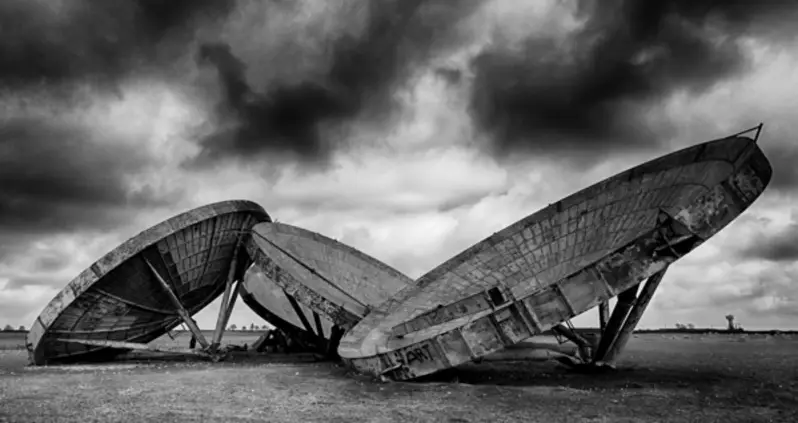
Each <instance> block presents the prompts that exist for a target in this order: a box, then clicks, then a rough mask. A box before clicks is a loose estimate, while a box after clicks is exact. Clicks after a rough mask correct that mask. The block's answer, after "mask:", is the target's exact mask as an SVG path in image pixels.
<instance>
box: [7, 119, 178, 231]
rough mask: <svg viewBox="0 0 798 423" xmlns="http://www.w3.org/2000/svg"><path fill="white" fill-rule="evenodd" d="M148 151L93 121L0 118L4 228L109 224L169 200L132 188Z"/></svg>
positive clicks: (71, 228)
mask: <svg viewBox="0 0 798 423" xmlns="http://www.w3.org/2000/svg"><path fill="white" fill-rule="evenodd" d="M148 160H149V158H148V157H147V156H146V155H145V154H144V153H141V152H139V151H137V150H136V149H134V148H132V147H129V146H126V145H124V144H121V143H114V141H113V140H103V141H102V142H98V141H96V140H95V139H94V136H93V135H91V131H90V130H89V129H88V128H85V127H82V126H78V125H71V124H65V123H59V122H57V121H56V120H55V119H53V120H51V121H46V120H32V119H19V120H11V121H5V122H0V234H2V235H3V237H4V242H9V240H10V237H12V236H18V237H28V236H34V235H35V234H53V233H67V232H71V231H74V230H78V229H95V230H103V229H110V228H113V227H114V226H116V225H118V224H120V223H124V222H125V221H126V219H128V218H129V217H130V216H131V215H132V214H133V213H135V212H136V211H137V210H140V209H141V208H145V207H152V206H157V205H163V204H165V203H167V202H169V201H171V200H170V199H167V198H160V197H159V196H158V195H155V193H153V192H151V191H147V190H143V191H141V190H140V191H134V190H131V188H130V178H131V177H133V176H134V175H136V174H137V173H139V172H142V171H144V170H145V169H146V166H147V162H148Z"/></svg>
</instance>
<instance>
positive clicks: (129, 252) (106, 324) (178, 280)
mask: <svg viewBox="0 0 798 423" xmlns="http://www.w3.org/2000/svg"><path fill="white" fill-rule="evenodd" d="M270 220H271V219H270V218H269V215H268V214H267V213H266V212H265V211H264V210H263V208H262V207H260V206H259V205H257V204H255V203H252V202H249V201H225V202H220V203H215V204H210V205H207V206H203V207H199V208H197V209H194V210H190V211H188V212H185V213H183V214H180V215H178V216H175V217H173V218H171V219H169V220H166V221H164V222H162V223H160V224H158V225H156V226H153V227H152V228H150V229H147V230H145V231H143V232H141V233H140V234H138V235H136V236H135V237H133V238H131V239H129V240H127V241H126V242H125V243H123V244H122V245H120V246H118V247H117V248H115V249H114V250H113V251H111V252H109V253H108V254H106V255H105V256H103V257H102V258H100V259H99V260H97V261H96V262H95V263H94V264H92V265H91V266H90V267H89V268H88V269H86V270H84V271H83V272H82V273H81V274H80V275H78V277H76V278H75V279H74V280H73V281H71V282H70V283H69V284H68V285H67V286H66V288H64V289H63V290H62V291H61V292H60V293H59V294H58V295H56V296H55V298H53V300H52V301H50V303H49V304H48V305H47V306H46V307H45V308H44V311H42V313H41V315H39V317H38V318H37V319H36V321H35V322H34V323H33V325H32V326H31V330H30V332H29V333H28V336H27V347H28V352H29V355H30V361H31V363H32V364H45V363H53V362H67V361H77V360H80V361H83V360H97V359H101V360H103V359H109V358H111V357H112V356H114V355H116V354H118V353H119V352H122V351H127V350H128V348H126V347H131V348H135V345H140V344H142V343H147V342H150V341H152V340H154V339H156V338H158V337H160V336H162V335H164V334H165V333H167V332H168V331H170V330H171V329H173V328H175V327H177V326H178V325H180V324H181V323H187V325H189V327H190V328H191V329H192V332H193V331H194V329H195V328H196V325H194V324H193V321H192V320H191V319H190V318H189V316H191V315H193V314H195V313H196V312H198V311H199V310H201V309H202V308H203V307H205V306H207V305H208V304H209V303H211V302H212V301H213V300H214V299H216V298H217V297H218V296H219V295H220V294H222V292H223V291H225V290H226V285H229V278H228V274H238V275H239V276H240V275H243V273H244V270H245V269H246V268H247V267H248V266H249V265H250V264H251V261H250V259H249V257H248V256H247V255H246V254H242V253H243V252H244V251H245V249H244V248H243V239H244V238H245V237H246V234H247V233H248V232H249V230H250V228H251V227H252V226H254V225H255V224H257V223H259V222H268V221H270ZM234 265H235V267H236V269H231V267H233V266H234ZM231 270H233V271H232V272H231ZM203 342H204V338H203ZM217 342H218V340H217Z"/></svg>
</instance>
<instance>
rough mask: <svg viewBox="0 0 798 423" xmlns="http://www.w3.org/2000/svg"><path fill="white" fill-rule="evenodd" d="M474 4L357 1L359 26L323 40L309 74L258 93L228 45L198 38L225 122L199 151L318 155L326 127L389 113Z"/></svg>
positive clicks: (326, 145) (466, 0)
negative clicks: (213, 73) (323, 53)
mask: <svg viewBox="0 0 798 423" xmlns="http://www.w3.org/2000/svg"><path fill="white" fill-rule="evenodd" d="M480 4H481V2H480V1H477V0H426V1H422V0H412V1H410V0H401V1H400V0H379V1H370V2H359V3H357V8H358V9H359V10H357V11H355V12H353V13H352V14H351V16H353V17H351V18H350V19H354V17H355V16H358V15H360V14H365V16H366V18H365V19H366V22H365V25H363V30H362V31H360V32H359V33H356V34H353V33H351V32H346V33H343V34H340V35H335V36H334V38H333V39H332V40H329V41H327V42H328V43H329V44H328V45H327V47H326V50H327V51H328V52H329V57H328V58H327V60H324V61H321V62H320V63H321V65H320V66H321V67H320V68H319V69H316V70H315V71H314V72H309V74H311V75H312V76H309V77H307V78H302V79H301V80H299V81H289V82H280V83H273V84H271V85H270V86H269V87H268V88H267V89H266V90H265V91H263V92H259V91H257V90H255V89H253V84H252V83H251V81H249V80H248V79H247V72H246V64H245V63H243V61H242V60H240V59H239V58H238V57H237V56H236V55H235V48H234V47H235V46H230V45H227V44H221V43H207V44H205V45H203V46H202V47H201V48H200V51H199V54H198V57H199V60H200V62H201V63H207V64H210V65H213V66H214V67H215V68H216V69H217V72H218V77H219V82H220V85H221V87H222V91H223V100H222V102H221V104H220V105H219V110H220V114H221V116H222V118H223V119H222V120H223V121H224V120H225V119H224V118H225V117H226V118H227V121H228V122H231V123H230V124H228V125H221V127H220V128H219V129H218V130H215V131H213V133H212V134H211V135H209V136H208V137H206V138H205V139H204V140H202V145H203V147H204V152H203V157H204V158H206V159H207V158H208V157H219V156H222V157H224V156H234V157H250V156H252V155H257V154H259V153H261V152H269V153H274V152H289V153H293V154H294V155H295V156H297V157H299V158H301V159H307V160H318V159H322V160H323V159H325V158H326V157H327V156H328V154H329V152H330V151H331V150H332V149H333V148H334V147H338V146H333V145H330V143H331V141H330V140H329V139H325V135H329V133H325V128H331V127H332V128H335V127H336V126H338V125H340V124H345V123H347V122H351V121H353V120H354V119H363V120H367V121H376V122H380V121H381V120H384V119H387V118H389V117H390V116H391V113H392V111H393V110H394V109H395V106H396V99H395V97H394V95H395V93H396V91H397V90H399V89H401V88H402V87H404V86H405V85H406V84H407V83H409V82H411V80H412V78H413V76H414V74H415V72H417V71H418V69H419V68H421V67H422V66H423V65H424V64H426V63H427V62H428V61H429V60H430V59H432V58H435V57H436V55H437V54H439V53H440V52H441V51H445V50H446V49H447V48H451V47H452V46H454V45H457V42H458V41H459V40H460V39H461V38H462V37H461V34H460V33H459V32H458V28H459V26H458V25H459V23H460V22H461V21H463V19H465V18H466V17H468V16H470V15H471V14H472V13H473V12H474V11H475V10H476V8H477V7H478V6H479V5H480ZM342 16H344V15H343V14H342ZM352 26H356V25H355V24H354V23H353V25H352ZM270 53H271V52H270V51H268V50H266V51H264V52H263V56H262V57H260V59H263V60H269V57H268V54H270ZM275 61H276V60H275ZM275 66H277V65H275ZM251 77H252V78H253V79H258V78H259V76H258V75H254V76H251ZM267 85H268V84H267ZM203 157H201V159H202V158H203Z"/></svg>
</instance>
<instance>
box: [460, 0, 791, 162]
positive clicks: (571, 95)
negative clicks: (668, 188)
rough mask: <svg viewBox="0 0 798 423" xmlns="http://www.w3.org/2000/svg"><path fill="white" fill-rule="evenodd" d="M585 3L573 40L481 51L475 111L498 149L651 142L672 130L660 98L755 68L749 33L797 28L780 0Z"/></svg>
mask: <svg viewBox="0 0 798 423" xmlns="http://www.w3.org/2000/svg"><path fill="white" fill-rule="evenodd" d="M578 4H579V8H578V12H577V13H578V14H579V15H581V16H583V17H585V18H586V24H585V26H584V28H582V29H580V30H579V31H578V32H577V33H576V34H574V35H573V37H571V38H570V39H568V40H560V39H557V40H555V39H549V38H542V37H536V38H530V39H527V40H526V41H525V42H524V43H523V48H521V49H520V51H519V50H514V49H511V48H508V47H506V46H502V45H498V46H491V47H488V48H487V49H486V50H485V51H483V52H481V54H479V55H478V56H477V57H476V58H475V59H474V60H473V63H472V67H473V70H474V72H475V82H474V87H473V92H472V100H471V113H472V117H473V119H474V122H475V123H476V125H477V127H478V128H480V129H481V130H482V131H484V132H485V133H487V134H489V135H490V136H491V138H492V143H491V145H490V147H491V148H492V149H493V150H494V152H495V153H497V154H500V155H505V154H508V153H510V152H511V151H516V150H527V151H532V152H538V153H546V152H572V151H574V150H581V151H589V152H591V153H599V155H600V153H604V152H609V151H610V150H618V149H622V148H632V147H646V146H651V145H653V144H655V141H656V138H657V136H658V135H659V136H662V133H661V131H663V129H667V128H648V127H647V123H646V120H645V116H646V112H647V109H648V108H649V107H650V106H651V105H653V104H656V101H657V100H659V99H661V98H663V97H664V96H666V95H668V94H671V93H673V92H676V91H680V90H683V91H689V92H694V93H698V92H701V91H702V90H706V89H708V88H710V87H712V86H713V84H715V83H716V82H719V81H721V80H724V79H727V78H729V77H731V76H733V75H736V74H738V73H739V72H740V71H741V70H744V69H746V65H747V58H746V56H745V54H744V52H743V51H742V48H741V45H740V43H739V41H740V40H741V37H742V36H744V35H754V36H761V37H770V38H771V39H772V38H776V37H780V36H785V37H786V35H784V34H787V33H789V34H793V35H792V36H794V30H792V29H791V26H792V23H793V22H794V21H795V17H796V10H798V3H795V2H786V1H780V0H771V1H742V0H730V1H721V0H612V1H600V2H599V1H596V0H582V1H579V3H578ZM788 31H789V32H788Z"/></svg>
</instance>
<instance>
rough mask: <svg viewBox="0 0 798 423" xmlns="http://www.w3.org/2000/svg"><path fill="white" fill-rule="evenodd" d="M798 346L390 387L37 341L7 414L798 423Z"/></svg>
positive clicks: (265, 359)
mask: <svg viewBox="0 0 798 423" xmlns="http://www.w3.org/2000/svg"><path fill="white" fill-rule="evenodd" d="M229 335H230V336H229V337H228V338H227V339H226V342H228V343H237V344H243V343H251V342H252V341H253V340H254V339H255V338H256V337H257V334H251V333H245V332H244V333H241V332H237V333H230V334H229ZM536 339H537V338H536ZM0 342H7V340H6V341H2V340H0ZM9 342H10V341H9ZM23 342H24V341H23ZM156 342H159V343H163V344H167V345H168V344H172V343H174V344H175V345H178V344H180V345H182V346H185V345H186V344H187V342H188V337H185V336H184V335H183V336H180V337H179V338H178V339H177V340H176V341H172V340H170V339H168V338H165V339H161V340H159V341H156ZM796 353H798V337H791V336H786V335H778V336H769V335H738V334H735V335H720V334H718V335H674V334H640V335H635V337H634V338H633V339H632V340H631V341H630V343H629V347H628V349H627V351H626V353H625V355H624V356H623V359H622V361H621V362H620V363H619V364H620V367H621V370H619V371H617V372H613V373H608V374H594V375H584V374H576V373H571V372H567V371H563V370H561V369H560V368H558V366H557V365H556V364H554V363H553V362H551V361H548V362H540V361H529V360H527V361H488V360H486V361H484V362H482V363H480V364H470V365H467V366H464V367H462V368H459V369H455V370H451V371H446V372H442V374H439V375H435V376H433V377H432V378H430V380H427V381H425V382H424V383H380V382H375V381H372V380H371V379H369V378H367V377H362V376H354V375H350V374H348V373H347V371H346V369H344V368H342V367H339V366H337V365H335V364H333V363H290V362H289V363H286V362H285V361H286V360H285V359H279V357H278V355H273V356H271V357H269V356H260V357H257V358H255V357H237V358H235V359H234V360H231V361H230V362H224V363H217V364H211V363H205V362H186V361H171V362H150V363H135V362H127V363H114V364H103V365H73V366H58V367H55V366H53V367H36V368H34V367H27V366H26V363H27V357H26V352H25V351H24V350H7V351H0V422H142V421H169V422H202V421H219V422H249V421H253V422H254V421H268V422H391V421H396V422H418V421H434V422H479V421H485V422H501V421H524V422H552V423H553V422H702V423H709V422H724V423H727V422H796V421H798V354H796ZM528 355H529V352H528V350H526V351H525V350H524V349H523V348H517V349H513V350H508V351H506V352H503V353H502V355H501V356H502V357H503V358H505V359H508V360H509V359H521V358H524V357H525V356H528Z"/></svg>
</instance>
